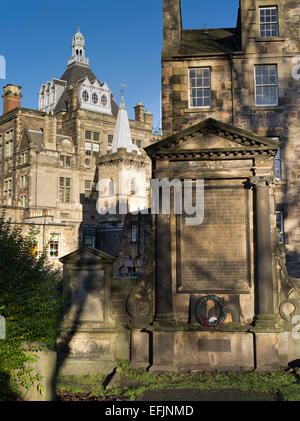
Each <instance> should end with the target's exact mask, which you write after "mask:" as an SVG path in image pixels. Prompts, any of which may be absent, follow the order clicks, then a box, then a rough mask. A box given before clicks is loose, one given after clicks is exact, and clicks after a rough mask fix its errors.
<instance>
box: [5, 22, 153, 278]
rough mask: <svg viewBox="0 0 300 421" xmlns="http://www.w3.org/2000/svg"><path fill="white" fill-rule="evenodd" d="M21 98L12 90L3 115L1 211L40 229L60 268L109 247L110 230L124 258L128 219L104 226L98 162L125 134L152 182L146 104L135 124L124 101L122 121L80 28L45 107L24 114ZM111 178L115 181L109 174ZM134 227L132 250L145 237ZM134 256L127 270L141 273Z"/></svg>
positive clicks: (43, 99)
mask: <svg viewBox="0 0 300 421" xmlns="http://www.w3.org/2000/svg"><path fill="white" fill-rule="evenodd" d="M21 96H22V95H21V87H19V86H15V85H6V86H5V87H4V93H3V115H2V116H1V117H0V204H1V207H5V209H6V215H7V217H11V218H12V222H13V223H17V224H22V225H23V226H24V227H27V229H28V230H29V229H30V228H34V229H35V230H36V242H37V249H38V250H43V249H44V248H47V249H48V254H49V258H50V260H51V261H52V262H53V263H54V264H57V265H59V258H60V257H62V256H63V255H66V254H67V253H70V252H72V251H74V250H76V249H78V248H79V247H81V246H83V245H89V246H91V247H100V245H101V244H102V246H103V247H104V248H105V246H104V245H103V244H104V243H105V241H104V240H103V236H105V235H106V234H105V233H107V232H108V231H109V232H110V231H112V232H113V233H114V234H113V235H116V238H117V240H115V241H113V247H110V252H111V253H112V254H113V255H114V256H117V255H118V252H119V250H118V247H119V244H120V242H121V238H122V235H123V225H124V218H123V220H119V219H118V218H116V217H114V216H113V215H112V216H111V217H110V218H106V219H105V218H104V220H103V219H102V220H101V217H100V216H99V213H98V212H97V211H96V200H97V198H98V193H97V191H96V185H97V182H98V176H100V177H102V178H103V177H104V176H103V175H102V174H101V171H102V168H103V164H100V166H99V167H98V164H97V161H98V160H99V159H100V160H101V159H102V158H103V157H105V156H106V155H107V154H108V153H109V152H111V149H112V148H115V150H114V151H112V152H117V150H118V148H119V147H120V148H121V147H122V136H125V137H126V136H127V138H126V142H127V144H129V143H130V145H131V146H130V148H129V149H130V150H129V152H128V154H129V155H131V152H132V155H134V156H135V159H136V160H137V161H138V162H139V165H140V167H144V168H145V171H144V172H142V173H141V172H139V175H138V177H140V174H142V176H143V177H145V182H146V179H147V180H148V181H149V178H150V175H151V168H150V159H149V158H148V157H147V156H146V154H145V153H144V152H143V148H144V147H145V146H148V145H149V144H151V143H153V142H154V141H155V140H156V139H157V138H158V137H159V136H155V135H154V134H153V130H152V120H153V116H152V114H151V113H150V112H149V111H145V110H144V106H143V104H142V103H141V102H139V103H138V104H137V105H136V107H135V120H128V116H127V111H126V109H125V104H124V102H122V107H121V109H120V113H121V114H122V118H119V120H118V113H119V107H118V105H117V103H116V101H115V99H114V96H113V94H112V92H111V90H110V88H109V86H108V84H107V83H106V82H103V81H102V82H100V80H99V79H98V78H97V77H96V76H95V74H94V73H93V71H92V70H91V68H90V66H89V59H88V58H87V57H86V54H85V38H84V37H83V35H82V33H81V32H80V30H79V28H78V32H77V33H76V34H75V35H74V37H73V42H72V57H71V58H70V59H69V60H68V65H67V68H66V70H65V72H64V73H63V75H62V76H61V77H60V78H59V79H56V78H53V79H52V80H51V81H49V82H47V83H45V84H43V85H42V86H41V89H40V91H39V94H38V109H37V110H32V109H27V108H23V107H22V106H21ZM124 113H125V115H124ZM124 125H126V133H124V129H123V128H122V127H123V126H124ZM114 138H115V139H114ZM120 142H121V143H120ZM114 144H115V146H114ZM118 162H119V161H118ZM118 162H117V165H114V172H115V173H116V172H117V171H118ZM101 165H102V166H101ZM107 165H108V164H107ZM99 171H100V173H99ZM114 177H115V174H114ZM128 177H129V175H128ZM105 178H106V179H110V178H111V174H109V171H108V172H107V171H106V174H105ZM135 178H137V176H135V173H134V174H133V175H132V180H129V181H128V182H129V183H131V184H132V185H133V187H134V183H135ZM131 193H132V194H131V196H132V198H131V200H138V198H137V197H138V196H137V195H136V192H135V190H134V189H132V192H131ZM134 197H135V198H134ZM142 201H143V203H144V201H145V198H143V199H142ZM132 225H133V226H132V227H131V228H132V238H130V244H132V246H133V247H135V243H136V242H137V241H138V240H137V239H139V238H140V237H139V236H138V235H137V225H138V224H137V223H133V224H132ZM37 231H38V232H37ZM101 233H102V234H101ZM116 233H117V234H116ZM129 249H130V247H129ZM128 253H129V254H130V253H131V252H130V250H128ZM125 254H126V253H125ZM133 254H134V257H135V258H136V257H137V256H136V255H135V253H133ZM125 257H127V256H125ZM131 257H132V256H131V255H130V258H129V259H128V258H127V259H126V262H127V266H126V265H125V266H124V265H122V271H123V272H127V271H131V272H135V266H134V263H133V262H132V259H131ZM138 257H139V258H140V257H141V256H138Z"/></svg>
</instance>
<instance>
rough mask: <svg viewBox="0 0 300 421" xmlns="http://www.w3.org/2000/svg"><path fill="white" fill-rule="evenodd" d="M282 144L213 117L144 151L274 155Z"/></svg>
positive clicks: (169, 153)
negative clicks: (264, 153) (265, 153)
mask: <svg viewBox="0 0 300 421" xmlns="http://www.w3.org/2000/svg"><path fill="white" fill-rule="evenodd" d="M279 146H280V142H277V141H275V140H271V139H269V138H266V137H262V136H258V135H255V134H254V133H251V132H249V131H246V130H242V129H239V128H237V127H234V126H230V125H228V124H225V123H222V122H220V121H217V120H214V119H211V118H210V119H207V120H204V121H202V122H201V123H199V124H196V125H195V126H192V127H190V128H188V129H185V130H183V131H181V132H178V133H176V134H174V135H172V136H169V137H168V138H166V139H163V140H161V141H160V142H157V143H155V144H153V145H150V146H148V147H147V148H145V151H146V152H147V153H148V155H150V156H153V155H157V154H159V155H160V154H167V155H172V154H174V155H178V154H180V153H181V152H182V153H184V154H186V153H189V152H190V153H196V152H199V153H204V152H207V153H208V154H209V153H213V152H215V153H216V154H219V153H222V152H224V153H226V154H231V153H232V154H233V153H239V152H240V153H245V152H247V151H249V152H250V151H252V152H257V153H259V151H266V152H268V151H269V153H270V155H274V154H276V151H277V150H278V148H279Z"/></svg>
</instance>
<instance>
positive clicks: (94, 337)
mask: <svg viewBox="0 0 300 421" xmlns="http://www.w3.org/2000/svg"><path fill="white" fill-rule="evenodd" d="M114 261H115V258H114V257H112V256H110V255H108V254H106V253H103V252H101V251H99V250H95V249H93V248H90V247H84V248H82V249H80V250H78V251H76V252H74V253H71V254H69V255H67V256H65V257H63V258H62V259H61V262H62V263H63V265H64V269H63V271H64V274H63V277H64V294H63V295H64V299H65V316H64V323H63V332H62V337H61V338H60V342H61V343H62V344H64V346H63V349H62V352H61V353H60V358H59V374H62V375H72V374H89V373H99V372H101V373H109V372H111V371H112V370H113V368H114V367H115V366H116V364H117V363H116V361H117V360H129V355H130V354H129V339H130V332H129V330H128V329H127V328H126V326H124V325H123V324H120V323H118V320H117V318H113V317H112V293H111V289H112V288H111V286H112V282H113V280H112V265H113V263H114ZM124 306H125V303H124Z"/></svg>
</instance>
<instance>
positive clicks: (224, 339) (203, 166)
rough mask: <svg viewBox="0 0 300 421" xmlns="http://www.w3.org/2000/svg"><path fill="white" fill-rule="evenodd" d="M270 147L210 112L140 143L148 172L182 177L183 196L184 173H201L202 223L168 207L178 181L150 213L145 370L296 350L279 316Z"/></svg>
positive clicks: (254, 360)
mask: <svg viewBox="0 0 300 421" xmlns="http://www.w3.org/2000/svg"><path fill="white" fill-rule="evenodd" d="M278 147H279V143H278V142H275V141H273V140H270V139H268V138H264V137H259V136H256V135H254V134H253V133H250V132H246V131H244V130H240V129H237V128H235V127H232V126H229V125H227V124H223V123H221V122H218V121H215V120H213V119H209V120H206V121H204V122H202V123H200V124H197V125H196V126H193V127H191V128H189V129H186V130H184V131H182V132H180V133H177V134H175V135H173V136H170V137H168V138H167V139H164V140H162V141H161V142H158V143H156V144H154V145H151V146H149V147H148V148H146V152H147V153H148V155H149V156H150V157H151V159H152V163H153V178H155V179H167V180H169V181H172V180H175V179H177V180H181V181H182V186H183V193H182V197H183V198H184V195H185V193H187V191H184V189H191V188H190V187H189V186H188V185H186V187H184V184H183V180H190V181H192V182H193V184H192V185H193V191H195V185H196V180H204V193H203V194H204V219H203V221H201V222H202V223H201V224H194V225H187V223H186V221H187V219H186V218H187V217H189V218H190V217H191V215H186V214H185V213H184V210H185V209H186V208H184V206H183V213H182V214H181V215H180V214H175V213H176V212H175V209H174V201H173V199H174V197H176V194H178V188H177V190H173V191H171V199H172V200H171V213H170V215H168V214H163V213H162V211H160V213H159V214H158V215H157V216H156V222H155V237H156V242H155V245H156V262H155V263H156V284H155V296H156V310H155V318H154V323H153V326H152V328H150V329H148V330H149V331H151V332H152V335H153V349H152V352H153V366H152V368H151V370H153V371H163V370H179V371H180V370H188V369H221V368H229V369H245V370H249V369H254V368H257V369H269V368H278V367H280V366H282V365H286V364H287V362H288V360H289V359H290V358H292V356H293V355H294V353H295V347H298V348H297V349H298V350H299V344H296V341H294V340H293V338H292V336H291V324H290V323H285V322H284V320H283V318H282V317H281V316H280V314H279V305H280V300H281V298H280V294H279V291H280V289H281V282H282V280H281V278H280V276H278V265H277V259H276V255H275V254H276V253H275V250H276V247H277V244H278V240H277V237H276V218H275V210H276V209H275V199H274V181H273V180H274V177H273V175H274V173H273V168H274V157H275V155H276V152H277V150H278ZM193 194H194V196H193V199H194V201H195V200H196V197H195V193H193ZM177 198H178V197H177ZM194 204H195V203H194ZM184 205H185V204H184ZM207 296H209V297H210V299H208V300H207V301H205V299H204V302H203V303H201V305H199V304H198V305H197V303H198V300H199V299H200V298H203V297H207ZM212 297H213V299H211V298H212ZM219 303H223V304H219ZM224 309H226V311H227V313H225V310H224ZM196 311H198V313H197V316H199V315H200V317H201V318H200V320H201V324H200V323H199V320H198V319H196ZM221 316H224V317H225V320H224V321H223V320H222V319H220V317H221ZM219 319H220V321H221V323H220V324H219V325H217V327H212V326H211V324H212V323H213V322H214V321H216V320H217V322H218V323H219ZM299 351H300V350H299Z"/></svg>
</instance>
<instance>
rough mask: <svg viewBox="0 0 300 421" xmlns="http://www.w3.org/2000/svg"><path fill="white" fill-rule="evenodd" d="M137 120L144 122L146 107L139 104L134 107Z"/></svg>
mask: <svg viewBox="0 0 300 421" xmlns="http://www.w3.org/2000/svg"><path fill="white" fill-rule="evenodd" d="M134 112H135V120H136V121H142V122H144V105H143V104H142V103H141V102H138V103H137V104H136V106H135V107H134Z"/></svg>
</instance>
